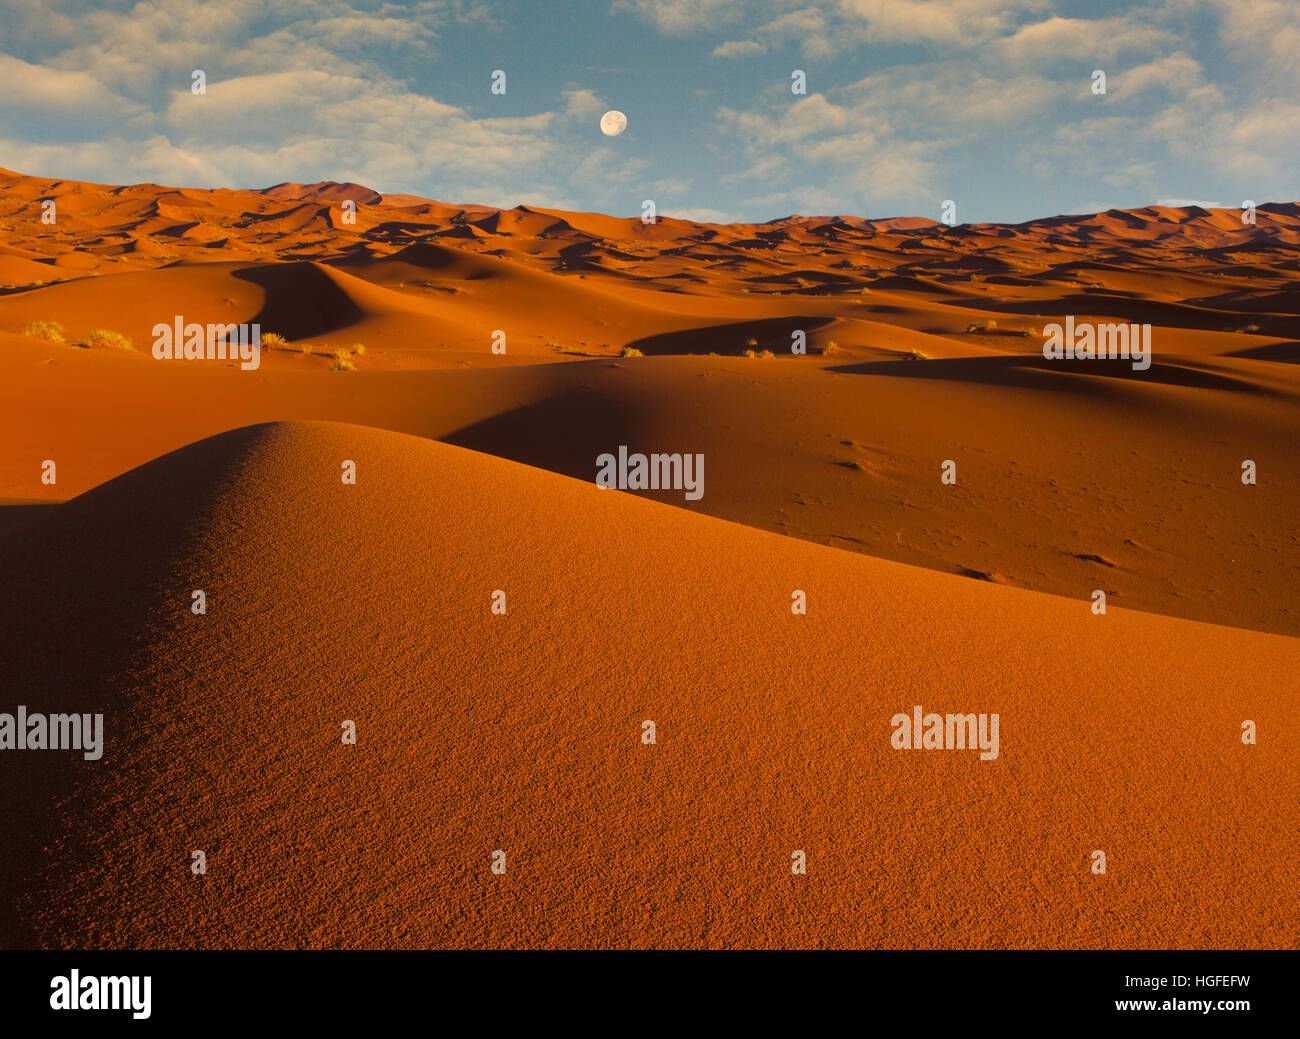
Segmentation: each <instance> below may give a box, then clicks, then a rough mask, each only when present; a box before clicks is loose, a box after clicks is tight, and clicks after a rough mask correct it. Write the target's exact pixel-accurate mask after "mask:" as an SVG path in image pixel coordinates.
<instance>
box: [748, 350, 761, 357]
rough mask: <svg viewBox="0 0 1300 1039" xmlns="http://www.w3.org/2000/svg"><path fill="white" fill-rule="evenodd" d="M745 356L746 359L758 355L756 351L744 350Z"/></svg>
mask: <svg viewBox="0 0 1300 1039" xmlns="http://www.w3.org/2000/svg"><path fill="white" fill-rule="evenodd" d="M745 356H746V357H757V356H758V353H757V352H756V351H754V350H746V351H745Z"/></svg>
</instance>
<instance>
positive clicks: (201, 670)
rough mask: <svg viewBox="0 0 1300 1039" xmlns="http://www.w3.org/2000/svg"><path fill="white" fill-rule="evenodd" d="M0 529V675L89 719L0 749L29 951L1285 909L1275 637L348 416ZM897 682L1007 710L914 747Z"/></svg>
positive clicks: (739, 938) (1042, 926)
mask: <svg viewBox="0 0 1300 1039" xmlns="http://www.w3.org/2000/svg"><path fill="white" fill-rule="evenodd" d="M343 459H353V460H355V461H356V463H357V466H358V482H357V484H356V485H355V486H345V485H343V484H342V483H341V482H340V478H339V473H340V463H341V461H342V460H343ZM0 556H3V565H4V567H5V571H6V574H8V575H9V579H8V580H7V581H6V586H5V593H4V597H3V600H2V601H3V603H4V607H3V608H4V614H5V616H4V623H3V631H4V636H3V637H4V640H5V646H4V653H3V655H0V661H2V662H3V663H2V665H0V666H3V669H4V674H3V677H4V685H5V687H6V688H8V689H10V690H14V691H21V695H22V697H23V698H25V700H26V702H28V703H40V704H44V705H47V707H46V709H53V708H54V707H58V708H60V709H74V708H75V709H80V710H87V711H92V710H102V711H104V712H105V714H106V726H107V733H108V737H107V743H106V746H107V751H106V754H105V759H104V761H103V762H100V763H94V762H85V761H82V760H80V759H79V758H77V757H76V756H74V755H59V754H47V755H37V754H35V753H29V754H28V758H29V759H33V760H24V761H23V762H22V766H23V767H21V768H19V767H17V766H16V765H15V759H14V756H12V755H6V756H4V758H3V759H0V767H3V768H4V769H6V775H5V777H4V782H3V783H2V784H0V791H3V793H2V794H0V796H2V797H3V798H4V800H5V802H6V804H5V806H4V811H3V812H0V818H2V819H4V820H5V822H4V825H5V828H6V830H7V832H6V834H5V840H4V841H3V845H2V846H3V848H4V852H3V856H4V864H5V869H6V872H7V874H8V876H9V880H8V881H7V884H8V885H12V884H13V883H14V879H13V878H15V877H22V878H24V879H23V880H21V882H20V883H19V886H20V892H21V894H20V897H19V899H18V901H17V906H16V912H15V913H13V914H11V915H10V916H9V917H8V918H6V919H5V921H4V928H3V939H2V940H3V943H4V944H6V945H12V944H15V943H17V944H27V943H33V942H34V943H39V944H51V945H61V946H64V945H72V946H86V945H89V946H100V945H104V946H136V945H146V946H165V947H173V946H176V947H189V946H209V945H216V946H230V945H234V946H246V945H257V946H300V945H311V946H316V945H330V946H333V945H342V946H354V945H362V946H416V945H602V946H625V945H631V946H655V945H711V946H728V945H737V944H739V945H759V946H765V945H777V944H798V945H822V944H827V945H881V944H883V945H903V946H947V945H967V944H972V945H1009V946H1022V945H1032V946H1043V945H1049V946H1051V945H1072V946H1107V945H1116V944H1119V945H1130V946H1156V947H1164V946H1196V947H1202V946H1205V945H1211V946H1216V945H1231V946H1256V945H1278V944H1283V945H1289V944H1294V943H1295V941H1296V940H1297V938H1300V932H1298V931H1297V916H1296V909H1295V906H1296V899H1295V878H1294V868H1293V866H1292V863H1293V862H1294V860H1295V857H1296V855H1297V853H1300V847H1298V846H1297V840H1298V838H1297V828H1296V826H1295V822H1296V808H1295V803H1294V798H1293V797H1292V796H1291V795H1290V792H1289V784H1288V782H1287V779H1288V777H1290V776H1291V775H1293V774H1294V772H1295V769H1296V767H1297V764H1298V762H1297V760H1296V749H1295V748H1296V746H1297V739H1298V738H1300V731H1297V723H1296V715H1295V712H1294V710H1293V704H1292V694H1291V692H1290V679H1289V677H1288V676H1290V675H1292V674H1294V673H1295V671H1296V668H1297V665H1300V643H1298V642H1297V641H1296V640H1294V639H1287V638H1280V637H1277V636H1268V635H1259V634H1250V633H1245V632H1241V631H1234V630H1230V629H1224V628H1218V627H1213V626H1207V625H1200V624H1194V623H1190V622H1186V621H1178V620H1172V619H1168V618H1160V617H1155V616H1151V615H1146V614H1141V613H1133V612H1129V611H1124V610H1118V609H1116V610H1112V611H1111V612H1110V613H1109V614H1108V615H1107V616H1105V617H1095V616H1093V615H1091V614H1090V612H1089V610H1088V607H1087V604H1086V603H1082V602H1078V601H1070V600H1064V599H1057V598H1054V597H1050V596H1045V595H1041V594H1036V593H1030V592H1024V591H1020V590H1017V589H1011V588H1002V587H997V586H994V585H990V584H987V583H985V582H977V581H968V580H962V579H960V578H956V577H950V576H946V575H941V574H936V573H933V572H929V571H925V570H921V569H917V568H912V567H906V566H900V565H897V564H894V563H889V562H884V561H880V560H874V559H870V558H865V557H862V556H857V555H853V554H850V553H847V552H842V551H837V550H834V549H830V548H825V547H821V546H816V545H810V544H806V543H803V542H800V541H797V540H793V539H789V538H781V537H777V536H774V535H771V534H766V533H763V532H759V531H755V530H751V529H747V528H744V527H741V526H737V525H734V524H729V523H725V522H722V521H718V520H715V519H712V518H709V517H706V516H701V515H692V514H690V513H688V512H686V511H684V510H682V509H673V508H668V507H665V506H663V505H659V504H656V503H653V502H647V501H643V500H638V499H637V498H635V497H633V496H630V495H626V494H621V493H619V492H606V491H602V490H599V489H597V488H595V487H593V486H591V485H589V484H582V483H578V482H575V481H571V480H567V479H565V478H563V477H559V476H555V475H552V474H549V473H545V472H542V471H539V470H535V469H531V468H526V467H523V466H520V465H518V464H516V463H512V462H508V461H504V460H500V459H495V458H491V457H489V456H485V455H482V454H478V453H474V452H470V451H466V450H463V449H459V448H455V447H451V446H447V445H441V444H437V443H433V442H430V441H428V440H424V439H419V438H412V437H407V436H402V435H399V434H394V433H387V432H383V431H377V430H373V429H365V428H359V427H355V426H347V425H339V424H322V423H288V424H272V425H263V426H257V427H251V428H244V429H239V430H235V431H232V432H229V433H226V434H222V435H220V436H218V437H215V438H213V439H210V440H206V441H203V442H201V443H198V444H195V445H193V446H191V447H187V448H185V449H183V450H182V451H179V452H177V453H174V454H171V455H168V456H166V457H164V458H161V459H159V460H157V461H155V462H151V463H149V464H148V465H146V466H144V467H142V468H140V469H137V470H134V471H132V472H130V473H128V474H125V475H124V476H122V477H120V478H117V479H115V480H113V481H111V482H109V483H108V484H106V485H104V486H102V487H99V488H97V489H95V490H93V491H91V492H89V493H87V494H85V495H83V496H81V497H79V498H77V499H76V500H74V501H72V502H70V503H68V504H66V505H62V506H59V507H57V508H55V509H52V510H49V511H47V512H44V513H37V514H34V515H33V516H31V517H30V518H28V519H27V520H26V522H25V523H23V524H22V525H20V526H19V527H18V528H17V529H12V530H10V531H9V532H8V533H7V534H5V535H3V536H2V537H0ZM362 575H364V576H365V577H366V580H365V581H364V583H363V582H360V581H359V578H360V577H361V576H362ZM71 582H76V586H77V588H78V592H79V601H80V602H81V603H82V604H83V608H82V609H81V610H80V611H79V612H78V613H77V614H76V615H75V616H70V615H69V613H68V611H67V609H66V605H67V604H66V601H64V600H62V599H61V598H60V597H58V596H57V595H55V594H52V593H51V590H52V589H59V588H64V587H69V586H70V583H71ZM195 587H200V588H203V589H205V591H206V593H207V595H208V614H207V615H206V616H203V617H196V616H194V615H192V614H191V613H190V610H189V604H190V592H191V590H192V589H193V588H195ZM498 588H500V589H503V590H505V591H506V593H507V596H508V600H507V601H508V613H507V614H506V615H505V616H494V615H493V614H492V613H491V612H490V609H489V602H490V596H491V595H492V592H493V590H494V589H498ZM795 588H798V589H803V590H805V591H806V592H807V594H808V597H809V600H808V601H809V612H808V615H807V616H802V617H801V616H794V615H792V614H791V612H790V601H791V599H790V596H791V591H792V589H795ZM650 607H653V609H651V608H650ZM917 703H919V704H922V705H924V706H925V708H926V709H927V710H930V709H933V710H935V711H941V712H942V711H960V712H966V711H970V712H997V713H998V714H999V716H1000V719H1001V730H1000V731H1001V736H1000V741H1001V742H1000V752H999V756H998V758H997V759H996V760H988V761H982V760H980V759H979V757H978V755H977V754H975V753H969V752H962V751H953V752H944V751H928V752H927V751H898V750H894V749H892V748H891V746H890V739H889V737H890V732H891V729H890V718H891V717H892V716H893V715H895V714H896V713H898V712H900V711H910V710H911V708H912V706H913V705H914V704H917ZM1244 718H1251V719H1253V720H1255V721H1256V722H1257V723H1258V725H1259V730H1260V733H1261V736H1262V738H1261V740H1260V745H1259V746H1257V747H1244V746H1243V745H1242V744H1241V742H1240V740H1239V732H1240V726H1241V722H1242V720H1243V719H1244ZM345 719H351V720H353V721H356V722H357V725H358V734H359V739H358V743H357V745H356V746H355V747H347V746H343V745H342V744H341V741H340V732H341V729H340V725H341V722H342V721H343V720H345ZM645 719H652V720H654V721H655V723H656V727H657V743H656V744H655V745H653V746H647V745H643V744H642V742H641V739H640V734H641V731H642V722H643V721H644V720H645ZM19 834H22V835H23V839H17V837H18V835H19ZM196 848H201V849H204V850H205V851H206V852H207V855H208V873H207V875H206V876H204V877H202V878H197V877H195V876H193V875H191V873H190V871H189V868H188V864H189V861H190V853H191V851H192V850H193V849H196ZM497 849H501V850H504V851H505V852H506V856H507V858H506V862H507V871H506V873H505V874H504V875H501V876H494V875H493V874H492V873H491V872H490V869H489V866H490V856H491V854H492V852H493V851H494V850H497ZM796 849H798V850H803V851H805V852H806V854H807V857H808V863H809V871H808V874H807V875H806V876H802V877H800V876H794V875H792V874H791V871H790V863H791V854H792V852H793V851H794V850H796ZM1097 849H1101V850H1105V851H1106V852H1107V855H1108V861H1109V867H1108V872H1107V874H1106V875H1105V876H1095V875H1093V874H1092V873H1091V872H1090V871H1089V869H1088V862H1089V856H1090V854H1091V853H1092V852H1093V851H1094V850H1097Z"/></svg>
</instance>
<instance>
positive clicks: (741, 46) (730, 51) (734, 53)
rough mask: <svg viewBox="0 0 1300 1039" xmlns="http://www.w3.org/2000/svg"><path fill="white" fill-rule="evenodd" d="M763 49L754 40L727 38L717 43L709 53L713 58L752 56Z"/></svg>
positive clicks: (760, 52)
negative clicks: (723, 41)
mask: <svg viewBox="0 0 1300 1039" xmlns="http://www.w3.org/2000/svg"><path fill="white" fill-rule="evenodd" d="M764 50H765V48H764V47H763V45H762V44H761V43H759V42H758V41H756V40H728V41H727V42H726V43H720V44H718V45H717V46H716V47H714V48H713V50H712V51H710V52H709V53H710V54H711V55H712V56H713V57H715V58H752V57H753V56H754V55H756V54H762V53H763V51H764Z"/></svg>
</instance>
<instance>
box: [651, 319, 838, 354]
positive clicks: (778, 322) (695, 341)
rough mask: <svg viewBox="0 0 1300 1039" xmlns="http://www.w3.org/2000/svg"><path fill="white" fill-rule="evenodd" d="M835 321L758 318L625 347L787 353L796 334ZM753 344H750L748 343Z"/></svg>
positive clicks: (668, 334) (666, 335)
mask: <svg viewBox="0 0 1300 1039" xmlns="http://www.w3.org/2000/svg"><path fill="white" fill-rule="evenodd" d="M834 320H835V319H834V318H830V317H812V316H809V315H795V316H793V317H771V318H760V319H758V320H755V321H737V322H733V323H731V324H726V325H708V326H706V327H703V328H684V329H682V330H681V331H678V332H661V333H660V334H659V335H653V336H646V337H644V338H643V339H637V340H635V341H633V342H631V343H628V346H631V347H635V348H636V349H637V350H640V351H641V352H642V353H643V354H645V355H647V356H653V355H656V354H659V355H663V354H709V353H714V354H743V353H744V352H745V351H746V350H771V351H772V352H773V353H789V352H790V344H791V335H792V334H793V333H794V332H796V331H803V332H813V331H815V330H817V329H819V328H825V327H826V326H827V325H829V324H831V323H832V322H833V321H834ZM750 340H753V342H750Z"/></svg>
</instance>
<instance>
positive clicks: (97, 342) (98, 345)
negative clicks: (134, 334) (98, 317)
mask: <svg viewBox="0 0 1300 1039" xmlns="http://www.w3.org/2000/svg"><path fill="white" fill-rule="evenodd" d="M74 345H76V346H81V347H85V348H86V349H87V350H134V349H135V344H134V343H133V342H131V340H130V339H128V338H127V337H126V336H124V335H122V333H121V332H113V331H110V330H109V329H107V328H97V329H95V330H94V331H93V332H90V333H87V335H86V336H85V337H84V338H83V339H81V340H80V341H79V342H78V343H76V344H74Z"/></svg>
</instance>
